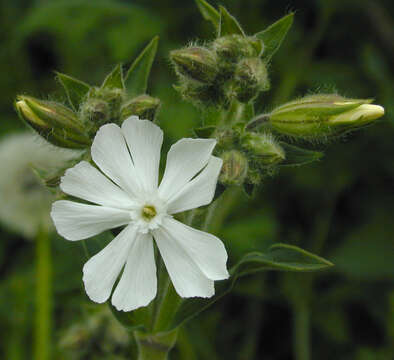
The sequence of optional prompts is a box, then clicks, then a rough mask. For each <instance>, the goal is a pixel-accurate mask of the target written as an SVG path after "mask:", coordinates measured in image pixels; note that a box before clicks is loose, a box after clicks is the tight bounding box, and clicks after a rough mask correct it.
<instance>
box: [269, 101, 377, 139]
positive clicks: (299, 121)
mask: <svg viewBox="0 0 394 360" xmlns="http://www.w3.org/2000/svg"><path fill="white" fill-rule="evenodd" d="M370 102H371V100H363V99H346V98H344V97H341V96H338V95H325V94H323V95H312V96H307V97H304V98H302V99H300V100H296V101H292V102H290V103H287V104H285V105H282V106H279V107H278V108H276V109H274V110H273V111H272V112H271V114H269V120H270V122H271V125H272V127H273V128H274V129H276V130H277V131H278V132H281V133H284V134H287V135H292V136H299V137H303V138H325V137H329V136H337V135H341V134H343V133H346V132H347V131H350V130H354V129H358V128H360V127H363V126H365V125H368V124H370V123H372V122H373V121H374V120H376V119H378V118H380V117H381V116H383V115H384V108H383V107H381V106H379V105H372V104H370Z"/></svg>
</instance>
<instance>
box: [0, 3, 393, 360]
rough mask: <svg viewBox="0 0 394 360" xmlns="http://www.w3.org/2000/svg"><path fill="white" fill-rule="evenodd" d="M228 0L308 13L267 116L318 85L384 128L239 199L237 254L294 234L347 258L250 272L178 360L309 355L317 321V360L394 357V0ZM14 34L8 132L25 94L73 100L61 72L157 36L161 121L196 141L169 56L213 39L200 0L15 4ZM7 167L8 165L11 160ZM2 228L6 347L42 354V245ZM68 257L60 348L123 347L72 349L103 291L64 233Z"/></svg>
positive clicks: (96, 67)
mask: <svg viewBox="0 0 394 360" xmlns="http://www.w3.org/2000/svg"><path fill="white" fill-rule="evenodd" d="M212 3H213V4H217V3H218V2H216V1H212ZM221 3H222V4H223V5H225V6H226V7H227V8H228V9H229V10H230V11H231V13H232V14H234V15H235V16H236V17H237V18H238V19H239V21H240V22H241V24H243V27H244V29H245V30H246V31H247V32H248V33H249V34H253V33H255V32H257V31H260V30H262V29H264V28H265V27H266V26H268V25H269V24H270V23H272V22H274V21H275V20H277V19H278V18H280V17H281V16H283V15H284V14H286V13H287V12H288V11H291V10H295V11H296V17H295V23H294V25H293V27H292V29H291V31H290V33H289V35H288V37H287V38H286V40H285V42H284V44H283V45H282V47H281V49H280V51H279V52H278V53H277V54H276V55H275V57H274V59H273V62H272V66H271V67H270V76H271V80H272V87H271V91H270V92H268V93H264V94H263V95H262V96H261V97H260V98H259V100H258V102H257V109H258V111H265V110H267V109H270V108H272V107H273V106H275V105H277V104H281V103H283V102H285V101H288V100H291V99H293V98H294V97H297V96H301V95H304V94H306V93H310V92H312V93H313V92H318V91H333V90H335V91H338V92H339V93H340V94H342V95H345V96H349V97H358V98H369V97H374V98H375V103H377V104H381V105H383V106H384V107H385V109H386V116H385V117H384V118H383V120H382V121H380V122H379V123H378V124H377V125H375V126H373V127H370V128H368V129H366V130H364V131H361V132H358V133H354V134H351V135H349V136H347V137H346V138H343V139H340V140H339V141H336V142H333V143H331V144H328V146H320V148H321V149H326V156H325V158H324V159H323V160H322V161H320V162H318V163H313V164H310V165H308V166H304V167H299V168H291V169H286V170H282V171H281V172H280V173H279V174H278V175H277V176H275V177H273V178H272V179H268V180H267V181H266V182H265V183H264V184H263V186H262V187H261V189H260V190H259V192H258V194H257V196H256V198H255V199H253V200H247V199H246V197H245V196H244V195H243V194H242V193H239V194H237V195H236V198H235V200H234V199H233V200H231V199H225V201H224V205H223V207H222V208H221V209H220V211H219V213H218V216H217V218H216V219H215V222H214V224H216V225H214V226H213V229H212V231H213V232H215V233H217V235H218V236H220V237H221V238H222V239H223V240H224V241H225V243H226V246H227V247H228V249H229V252H230V262H231V263H234V262H235V261H236V260H237V259H238V258H239V257H240V256H241V255H242V254H244V253H246V252H248V251H251V250H264V249H265V248H266V247H267V246H268V245H269V244H271V243H273V242H285V243H291V244H296V245H298V246H301V247H303V248H305V249H307V250H310V251H313V252H316V253H318V254H320V255H322V256H324V257H325V258H327V259H329V260H330V261H332V262H333V263H334V264H335V267H334V268H333V269H332V270H330V271H326V272H322V273H316V274H298V275H293V274H285V273H265V274H264V275H261V274H260V275H254V276H250V277H248V278H246V279H244V280H243V281H242V282H240V283H239V284H238V286H237V287H236V289H235V291H234V292H233V293H232V294H231V295H229V296H227V297H226V298H225V299H224V300H222V301H220V302H218V303H217V304H216V305H215V306H214V307H213V308H211V309H209V310H208V311H206V312H205V313H203V314H202V315H201V316H199V317H198V318H197V319H196V320H195V321H193V322H191V323H189V324H188V325H187V326H186V327H185V329H184V330H183V331H182V332H181V333H180V336H179V342H178V345H177V348H176V349H175V350H174V352H173V354H172V357H171V358H173V359H187V360H194V359H210V360H215V359H236V360H243V359H275V360H286V359H305V357H302V355H301V354H302V353H303V351H305V349H303V348H302V346H301V345H300V344H301V342H302V341H303V340H302V339H304V340H305V336H304V335H305V331H307V332H308V330H309V334H310V348H311V358H312V359H320V360H325V359H327V360H329V359H330V360H331V359H356V360H373V359H378V360H380V359H381V360H389V359H392V358H393V357H394V290H393V279H394V242H393V238H394V221H393V219H392V216H393V214H394V186H393V185H394V160H393V155H394V145H393V141H392V139H393V136H394V126H393V116H392V113H393V111H394V100H393V99H394V85H393V83H394V76H393V69H392V64H393V63H394V26H393V23H394V22H393V18H392V14H393V12H394V3H393V2H392V1H390V0H374V1H367V0H330V1H326V0H277V1H268V0H265V1H261V0H226V1H222V2H221ZM0 29H1V31H0V41H1V49H0V68H1V76H0V79H1V80H0V113H1V122H0V124H1V126H0V135H1V137H5V136H7V135H8V134H10V133H13V132H17V131H21V130H23V129H24V126H23V124H22V123H21V122H20V121H19V120H18V119H17V116H16V114H15V112H14V110H13V107H12V102H13V100H14V98H15V96H16V95H17V94H20V93H28V94H31V95H33V96H37V97H47V96H48V94H50V96H51V97H54V96H60V93H59V92H58V90H57V87H56V86H57V84H56V82H55V80H54V73H53V71H54V70H58V71H60V72H63V73H67V74H70V75H72V76H75V77H77V78H81V79H82V80H84V81H86V82H89V83H91V84H95V83H97V84H98V83H99V82H100V81H101V79H102V78H103V77H104V75H105V74H106V73H107V72H108V71H109V70H110V69H111V68H112V66H113V65H114V64H115V63H117V62H123V63H127V62H130V61H131V60H132V59H133V58H134V57H135V56H136V55H137V54H138V52H139V51H140V50H141V49H142V48H143V47H144V46H145V45H146V43H147V42H148V41H149V40H150V39H151V38H152V37H153V36H154V35H156V34H158V35H160V39H161V41H160V45H159V53H158V58H157V59H156V61H155V64H154V67H153V71H152V75H151V78H150V88H149V89H150V94H151V95H153V96H156V97H159V98H161V100H162V101H163V106H162V109H161V112H160V114H159V120H160V121H161V126H162V127H163V128H164V129H165V131H166V134H167V140H166V141H167V144H166V145H167V146H168V145H169V144H170V143H171V142H173V141H174V140H176V139H178V138H179V137H182V136H190V134H191V131H190V129H191V128H192V127H193V126H194V125H197V124H198V123H199V112H198V111H197V110H196V109H195V108H193V107H192V106H191V105H189V104H187V103H184V102H183V101H182V100H181V99H180V98H179V96H178V94H177V93H176V92H175V91H174V90H173V89H172V87H171V86H170V84H172V83H174V82H175V80H176V79H175V75H174V73H173V71H172V69H171V68H170V66H169V61H168V52H169V51H170V50H171V49H175V48H179V47H181V46H183V45H185V44H186V43H188V42H190V41H194V40H196V39H202V41H204V40H208V39H210V38H212V37H213V31H212V28H211V27H210V24H209V23H207V22H205V21H204V20H203V19H202V17H201V16H200V14H199V12H198V10H197V7H196V6H195V4H194V2H193V1H192V0H187V1H178V0H163V1H160V2H158V1H153V0H140V1H81V0H79V1H76V0H69V1H65V0H64V1H55V0H52V1H45V0H42V1H38V0H37V1H28V0H14V1H7V0H2V1H1V2H0ZM0 166H1V167H0V169H1V172H3V174H2V175H1V176H4V173H6V172H7V169H6V168H5V167H4V166H3V165H0ZM1 202H2V199H0V206H3V204H1ZM224 218H225V220H224V221H223V219H224ZM21 221H23V219H21ZM0 236H1V241H0V299H1V300H0V333H1V334H2V336H1V338H0V354H4V355H1V356H0V357H1V358H2V359H30V358H31V355H30V354H31V351H30V350H29V349H30V347H31V342H32V328H33V325H32V319H33V316H34V296H33V294H34V287H35V267H34V254H35V244H34V242H29V241H26V240H25V239H23V238H21V237H20V236H19V235H17V234H15V233H13V232H11V231H10V230H7V228H5V227H1V228H0ZM53 256H54V263H55V266H54V269H53V272H54V274H53V283H54V292H55V295H54V296H55V302H54V311H55V323H54V332H53V343H54V346H55V348H56V351H57V353H56V354H57V355H56V358H59V359H63V358H64V359H78V358H84V359H94V358H97V359H107V358H108V359H109V358H112V357H111V356H114V354H115V353H116V352H117V351H118V350H117V349H115V350H113V347H111V346H112V345H111V343H110V344H108V346H105V347H103V346H101V344H100V343H101V342H102V341H104V340H102V339H103V337H100V336H98V335H97V333H94V334H93V332H94V331H96V330H89V331H92V333H89V336H88V337H89V338H90V339H91V341H90V343H89V347H88V349H89V354H88V355H87V354H86V349H87V347H86V346H87V345H86V344H85V343H83V342H82V344H84V345H83V346H82V345H81V347H83V349H82V348H81V349H79V348H78V346H76V347H75V346H74V348H73V349H72V350H73V351H72V352H69V351H68V350H67V349H64V347H61V346H58V344H60V343H61V340H62V339H63V338H64V337H65V334H67V332H69V331H70V326H71V325H72V324H73V323H75V322H80V323H81V322H82V323H84V321H85V320H84V319H86V318H88V317H89V316H90V315H88V314H89V311H86V307H88V306H89V305H88V304H89V303H90V302H89V300H88V299H87V297H86V296H85V294H84V291H83V288H82V284H81V267H82V264H83V262H84V255H83V251H82V248H81V247H79V246H78V245H77V244H75V243H73V244H71V243H69V242H66V241H65V240H63V239H60V238H57V237H55V238H54V240H53ZM82 327H83V326H82ZM85 328H86V327H85ZM89 329H90V328H89ZM95 341H97V343H98V344H97V345H95V344H94V342H95ZM108 342H111V339H109V340H108ZM92 343H93V344H92ZM78 344H79V343H78ZM300 347H301V348H300ZM81 354H85V355H81ZM296 354H298V355H296ZM81 356H82V357H81ZM297 356H298V357H297Z"/></svg>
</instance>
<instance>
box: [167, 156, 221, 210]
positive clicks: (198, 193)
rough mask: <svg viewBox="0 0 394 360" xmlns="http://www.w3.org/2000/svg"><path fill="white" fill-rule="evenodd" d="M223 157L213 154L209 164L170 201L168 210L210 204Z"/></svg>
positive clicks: (188, 208) (186, 208)
mask: <svg viewBox="0 0 394 360" xmlns="http://www.w3.org/2000/svg"><path fill="white" fill-rule="evenodd" d="M222 163H223V161H222V159H220V158H217V157H215V156H211V158H210V160H209V162H208V165H207V166H206V167H205V168H204V170H203V171H201V173H200V174H198V175H197V176H196V177H195V178H194V179H193V180H191V181H189V182H188V183H187V184H186V185H185V186H184V187H183V188H182V190H181V191H179V192H178V193H176V194H175V195H174V196H173V197H172V198H171V199H169V201H168V208H167V211H168V213H169V214H175V213H178V212H181V211H186V210H190V209H194V208H197V207H200V206H204V205H207V204H209V203H210V202H211V201H212V199H213V196H214V195H215V190H216V183H217V180H218V176H219V173H220V169H221V168H222Z"/></svg>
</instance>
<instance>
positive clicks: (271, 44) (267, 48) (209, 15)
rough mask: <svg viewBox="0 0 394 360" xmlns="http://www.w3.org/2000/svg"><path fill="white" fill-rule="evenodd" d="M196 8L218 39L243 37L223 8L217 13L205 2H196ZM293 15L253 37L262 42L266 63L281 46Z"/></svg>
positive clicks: (234, 20)
mask: <svg viewBox="0 0 394 360" xmlns="http://www.w3.org/2000/svg"><path fill="white" fill-rule="evenodd" d="M196 3H197V6H198V8H199V10H200V12H201V14H202V16H203V17H204V19H205V20H208V21H210V22H211V23H212V24H213V25H214V27H215V29H216V31H217V34H218V37H221V36H225V35H232V34H237V35H243V36H245V32H244V31H243V29H242V27H241V25H240V24H239V23H238V21H237V20H236V19H235V18H234V16H232V15H231V14H230V13H229V12H228V11H227V10H226V9H225V8H224V7H223V6H219V11H218V10H216V9H215V8H214V7H213V6H212V5H210V4H209V3H207V2H206V1H205V0H196ZM293 18H294V13H290V14H288V15H286V16H284V17H283V18H281V19H280V20H278V21H277V22H275V23H274V24H272V25H270V26H269V27H268V28H267V29H265V30H263V31H261V32H258V33H257V34H255V35H254V36H255V37H257V38H258V39H260V40H262V42H263V44H264V53H263V57H264V58H265V59H266V60H267V61H268V60H270V59H271V57H272V56H273V55H274V54H275V53H276V51H277V50H278V49H279V47H280V45H281V44H282V42H283V40H284V38H285V36H286V34H287V32H288V31H289V29H290V27H291V25H292V24H293Z"/></svg>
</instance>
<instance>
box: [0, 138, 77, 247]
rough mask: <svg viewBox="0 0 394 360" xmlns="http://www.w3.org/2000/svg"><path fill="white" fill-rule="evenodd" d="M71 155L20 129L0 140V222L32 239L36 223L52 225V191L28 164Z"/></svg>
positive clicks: (52, 162) (48, 164)
mask: <svg viewBox="0 0 394 360" xmlns="http://www.w3.org/2000/svg"><path fill="white" fill-rule="evenodd" d="M73 156H75V152H72V151H59V150H58V149H57V148H55V147H54V146H51V145H49V144H48V143H46V142H44V141H43V140H41V139H40V138H39V137H37V136H36V135H33V134H31V133H29V132H23V133H18V134H13V135H8V136H6V137H3V138H2V139H1V140H0V164H1V165H0V166H1V171H0V222H2V223H3V224H4V225H5V226H7V227H9V228H10V229H11V230H13V231H15V232H18V233H20V234H22V235H23V236H24V237H25V238H27V239H33V238H34V237H35V235H36V233H37V230H38V227H39V226H45V227H47V228H49V229H50V228H52V222H51V219H50V217H49V211H50V208H51V202H52V201H53V196H52V194H51V193H50V192H49V191H48V189H46V188H45V186H44V185H42V184H41V182H40V181H39V179H37V177H36V175H35V174H34V173H33V171H32V166H35V167H39V168H43V169H48V168H52V167H56V166H60V165H61V164H62V163H63V162H64V161H66V160H70V159H71V158H72V157H73Z"/></svg>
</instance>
